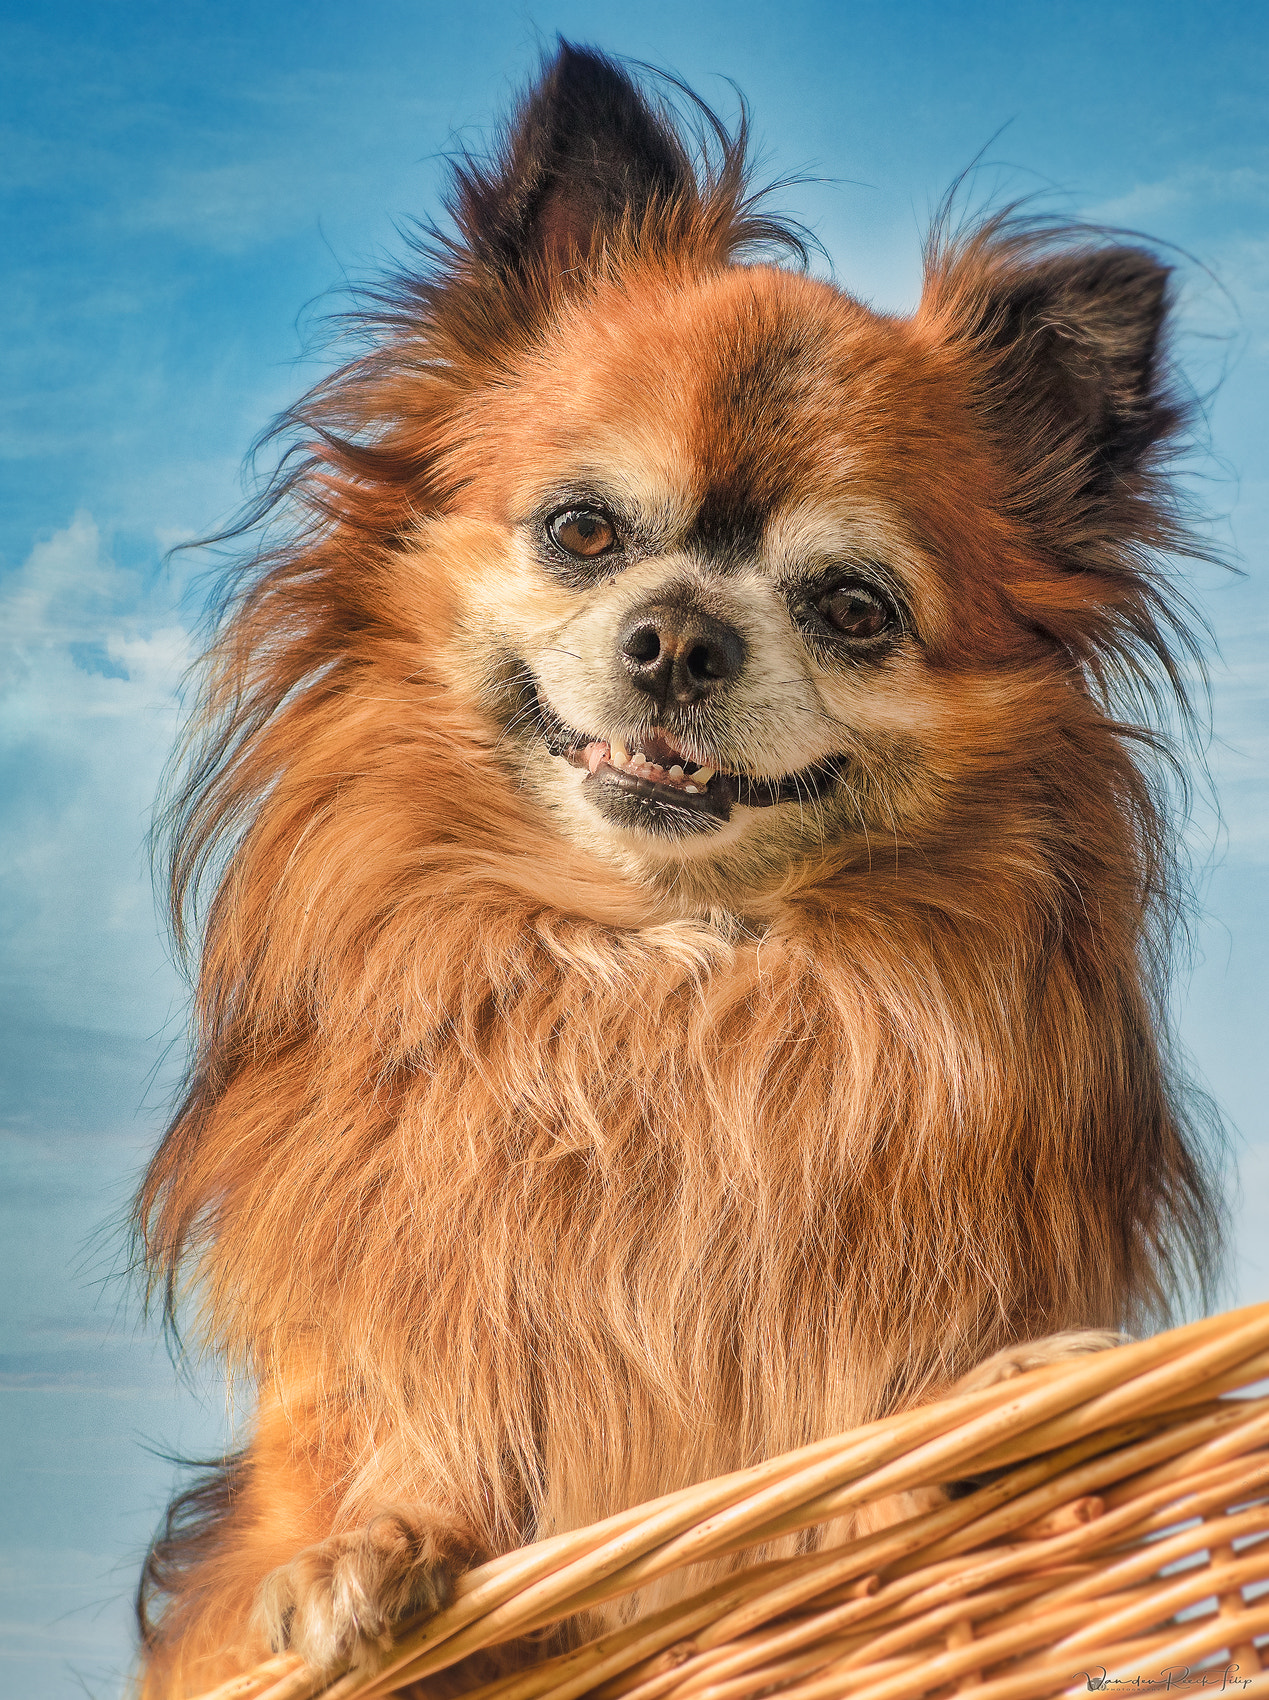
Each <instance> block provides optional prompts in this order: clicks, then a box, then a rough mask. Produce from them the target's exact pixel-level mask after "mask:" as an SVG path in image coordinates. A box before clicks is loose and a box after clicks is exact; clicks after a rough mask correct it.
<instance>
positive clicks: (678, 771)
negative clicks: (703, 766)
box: [670, 762, 683, 779]
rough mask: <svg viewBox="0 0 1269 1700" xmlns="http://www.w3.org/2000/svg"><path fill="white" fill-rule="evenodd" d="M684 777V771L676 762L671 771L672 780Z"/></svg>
mask: <svg viewBox="0 0 1269 1700" xmlns="http://www.w3.org/2000/svg"><path fill="white" fill-rule="evenodd" d="M682 777H683V769H682V768H681V767H680V766H679V765H678V763H677V762H676V763H675V764H674V766H673V767H672V768H671V769H670V778H671V779H682Z"/></svg>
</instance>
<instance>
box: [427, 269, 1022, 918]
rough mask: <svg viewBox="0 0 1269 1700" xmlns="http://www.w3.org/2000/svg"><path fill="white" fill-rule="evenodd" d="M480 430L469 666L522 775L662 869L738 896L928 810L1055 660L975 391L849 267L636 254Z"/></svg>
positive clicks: (683, 884) (619, 855)
mask: <svg viewBox="0 0 1269 1700" xmlns="http://www.w3.org/2000/svg"><path fill="white" fill-rule="evenodd" d="M474 427H475V428H474V429H473V431H472V437H471V440H472V443H473V444H474V449H473V450H471V451H469V452H468V454H467V455H466V457H465V458H464V459H463V461H462V465H461V482H462V484H463V496H462V498H461V503H460V506H461V509H462V513H463V516H464V517H463V520H462V522H460V523H459V524H458V525H457V527H456V528H455V531H454V532H453V534H452V537H451V539H447V540H445V541H443V540H442V536H439V535H438V536H437V537H436V538H435V540H434V542H433V545H432V547H433V548H434V549H435V550H436V552H437V554H438V555H448V557H449V558H450V559H452V560H454V561H455V562H461V563H463V564H462V565H460V566H458V568H457V570H456V571H455V573H454V575H453V576H454V595H455V597H456V598H457V600H458V602H459V604H460V606H461V609H462V612H461V615H460V619H459V630H458V636H457V639H456V642H455V646H454V665H455V666H456V667H457V669H458V670H459V672H460V673H461V675H462V677H463V680H464V687H465V689H466V690H468V691H469V692H470V693H472V694H473V695H476V696H477V697H479V698H480V699H482V700H483V701H484V702H485V703H486V704H488V705H489V707H490V709H491V711H492V712H493V714H494V715H495V717H496V720H497V722H498V725H499V727H500V729H501V730H502V732H503V734H504V735H503V740H502V749H503V751H504V753H505V756H506V762H507V767H508V771H509V775H510V776H512V777H513V782H515V783H520V784H523V785H524V786H526V787H527V788H530V789H531V790H532V792H533V793H534V794H535V796H536V797H537V798H538V799H539V801H540V802H541V803H542V804H543V805H544V806H545V807H546V808H547V809H548V810H549V811H550V812H551V814H552V815H553V817H554V819H555V821H556V822H557V824H558V827H559V829H560V830H561V831H562V832H563V833H565V834H566V835H567V836H568V837H570V838H571V839H573V840H574V841H576V842H577V843H578V844H579V845H581V846H583V847H587V848H590V849H598V850H599V851H600V852H601V853H604V854H607V855H608V856H610V857H613V858H615V859H617V860H618V861H619V862H620V863H622V864H623V865H624V866H626V867H627V868H628V869H630V870H631V871H634V872H635V873H637V874H639V875H640V876H644V877H647V876H651V877H653V878H654V879H655V880H656V882H657V883H658V884H660V885H662V886H665V885H668V884H670V883H675V884H677V885H678V887H679V888H680V889H690V890H691V891H692V892H693V893H695V894H697V895H698V896H699V895H703V896H704V897H705V898H706V899H708V898H709V897H710V896H711V895H716V896H717V897H718V899H719V901H722V899H723V897H724V896H727V897H730V898H732V899H734V897H735V894H736V892H737V889H738V884H739V889H742V890H748V891H750V892H752V891H754V890H756V889H757V888H759V887H766V888H769V887H770V886H771V885H772V884H773V883H774V884H777V885H778V884H779V883H780V882H782V881H784V880H786V879H787V878H788V877H789V875H790V873H791V872H792V870H793V869H794V868H795V867H796V865H797V864H799V863H804V862H805V861H806V860H807V859H808V858H810V859H822V858H823V857H824V855H825V853H826V852H830V853H833V852H840V851H841V850H842V849H843V847H844V848H846V849H847V850H849V849H850V848H851V847H852V846H853V847H856V848H858V850H859V852H860V853H861V854H865V855H866V854H868V853H869V852H870V850H871V851H873V852H875V853H877V854H878V855H879V856H880V857H881V858H882V859H884V857H885V855H886V853H887V850H890V851H891V853H893V852H892V847H893V845H894V843H895V842H896V840H898V839H903V840H904V841H905V842H908V841H910V840H911V838H912V836H913V834H914V833H915V832H917V831H918V828H919V829H920V830H921V831H929V830H934V829H935V827H936V824H937V818H938V815H939V807H938V798H939V795H940V793H942V792H943V791H945V790H946V788H947V787H949V786H955V785H957V784H959V783H961V782H962V778H963V771H964V769H965V766H966V764H967V763H969V764H970V765H972V762H973V751H974V747H975V745H976V743H977V742H978V741H979V738H978V735H977V734H978V733H979V732H981V729H982V728H983V726H984V725H985V724H986V723H990V726H991V728H992V736H993V738H995V737H997V736H998V733H997V730H996V727H997V722H998V720H999V718H1000V714H1001V710H1002V706H1003V704H1004V702H1005V699H1006V698H1007V697H1008V695H1009V686H1008V680H1009V674H1010V669H1012V670H1013V672H1014V673H1015V674H1016V673H1017V672H1018V670H1019V669H1023V670H1028V668H1029V673H1030V682H1031V687H1032V688H1034V685H1035V666H1034V664H1035V663H1036V662H1037V660H1039V659H1041V658H1043V657H1044V656H1048V657H1049V659H1050V661H1051V659H1052V655H1053V646H1052V644H1051V643H1049V644H1046V643H1045V642H1044V641H1043V640H1042V639H1041V638H1040V637H1039V636H1038V635H1037V634H1036V632H1035V631H1034V630H1033V629H1031V630H1029V629H1028V628H1027V627H1026V625H1025V624H1024V622H1023V621H1021V620H1020V619H1016V618H1012V617H1011V616H1010V614H1009V611H1008V609H1007V607H1006V606H1005V603H1004V599H1003V597H1002V594H1001V589H1000V584H999V576H998V572H997V571H995V570H994V566H993V562H992V560H991V553H992V549H991V545H992V537H993V524H992V520H991V516H990V514H989V513H988V512H986V511H983V512H982V513H981V514H979V513H978V509H979V508H980V507H982V506H983V504H982V493H981V486H982V484H983V481H984V479H986V478H987V477H988V476H989V469H987V468H983V467H982V466H980V465H979V464H978V462H977V459H976V450H975V446H974V442H973V433H972V430H971V428H970V425H969V420H968V416H967V414H966V410H965V408H964V405H963V402H962V401H961V400H960V399H959V398H958V397H957V395H956V391H955V386H954V384H952V383H950V382H949V379H948V375H947V373H946V372H945V371H944V370H943V368H942V367H941V365H940V363H939V361H938V359H937V358H936V357H931V356H930V354H929V353H928V352H927V351H926V350H923V349H922V348H921V347H920V345H919V341H918V339H917V338H915V337H914V335H913V333H912V330H911V328H910V327H909V326H907V325H905V324H902V323H900V322H897V321H891V320H885V319H882V318H879V317H878V316H876V315H874V314H873V313H871V312H869V311H868V310H867V309H865V308H863V307H861V306H860V305H858V304H857V303H855V302H853V301H851V300H850V299H849V298H848V297H846V296H844V295H842V294H841V293H839V292H838V291H836V290H834V289H832V288H830V287H829V286H827V285H824V284H819V283H814V282H811V281H808V280H807V279H805V278H799V277H796V276H791V275H790V274H788V273H784V272H780V271H776V270H774V269H769V268H751V269H740V268H733V269H732V270H730V271H729V272H727V273H725V274H723V275H721V276H718V277H714V278H712V279H707V280H688V281H680V282H674V281H667V280H666V279H665V278H664V277H663V276H661V275H659V274H658V273H656V272H655V271H651V270H648V271H644V272H642V273H640V274H638V275H636V276H631V275H627V276H626V277H624V278H623V280H622V283H621V286H620V287H616V286H613V287H610V288H605V289H601V290H600V291H598V292H597V293H596V294H595V295H593V296H591V297H589V298H588V299H587V300H586V301H585V302H584V303H582V304H579V305H578V306H577V307H576V308H575V309H574V310H573V311H572V312H570V313H569V314H568V315H567V317H566V318H565V320H564V322H563V323H562V324H560V325H559V326H558V327H557V328H556V329H555V330H554V333H553V334H552V335H551V336H550V337H549V338H548V339H546V340H545V341H544V343H543V344H542V345H541V346H540V347H539V348H537V349H536V350H535V351H534V353H533V355H532V357H531V358H530V359H528V360H527V361H525V362H524V363H523V364H522V366H521V368H520V370H519V372H518V373H517V375H516V381H515V382H514V384H503V385H501V386H500V387H499V390H498V392H497V394H496V395H495V396H492V397H489V398H484V399H482V402H481V404H480V411H479V412H478V413H477V414H476V416H475V420H474ZM975 483H977V484H978V486H979V490H978V492H977V493H976V492H975V488H974V486H975ZM473 522H474V525H473ZM460 534H461V535H462V536H464V537H465V538H467V539H468V540H469V541H470V544H472V545H474V546H475V548H476V550H477V552H478V558H477V559H472V558H471V557H470V556H469V555H468V553H467V551H466V550H465V549H464V548H463V547H461V546H457V547H456V546H455V540H456V539H457V538H458V536H459V535H460Z"/></svg>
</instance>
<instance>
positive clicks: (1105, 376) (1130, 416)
mask: <svg viewBox="0 0 1269 1700" xmlns="http://www.w3.org/2000/svg"><path fill="white" fill-rule="evenodd" d="M1168 277H1169V272H1168V268H1167V267H1166V266H1164V265H1162V264H1160V262H1159V261H1158V260H1157V259H1156V258H1155V257H1154V255H1152V254H1150V253H1147V252H1146V251H1145V250H1143V249H1139V248H1130V247H1101V248H1083V249H1076V250H1074V251H1069V250H1068V251H1067V252H1056V253H1054V252H1052V251H1049V252H1047V253H1046V252H1045V251H1044V250H1043V249H1041V250H1040V251H1039V252H1034V251H1033V252H1032V253H1030V254H1029V253H1028V251H1027V241H1026V238H1025V237H1024V238H1022V239H1019V240H1018V241H1017V242H1012V241H1010V240H1009V239H1008V238H1006V239H1005V240H1004V241H1003V242H993V241H992V239H991V238H990V236H988V237H986V238H985V239H983V240H981V241H980V242H978V243H972V242H971V243H970V244H969V245H968V248H967V249H966V250H964V251H962V253H961V254H960V255H959V256H953V258H952V261H951V263H950V265H949V266H948V267H947V269H946V270H945V271H944V272H943V274H942V275H941V276H937V275H936V276H935V278H934V279H932V280H931V281H933V283H934V285H935V289H934V294H935V296H936V299H937V298H941V299H937V304H938V308H939V310H940V316H942V314H943V313H947V312H949V311H950V314H951V319H952V323H953V325H954V326H955V331H954V335H956V336H957V337H958V338H967V339H968V340H969V342H970V350H969V352H970V358H971V363H972V364H971V370H972V379H971V383H972V388H973V391H974V405H975V407H976V409H977V410H978V412H979V414H980V416H981V417H982V418H983V420H984V422H985V423H986V424H987V426H988V427H989V429H990V430H991V432H992V435H993V436H994V437H995V439H996V442H997V444H998V446H999V448H1000V451H1001V452H1002V454H1003V456H1004V458H1005V460H1006V463H1007V464H1008V465H1009V466H1010V467H1011V469H1012V472H1013V485H1014V487H1013V494H1012V504H1013V506H1014V507H1015V511H1019V512H1021V513H1023V514H1024V515H1025V516H1026V518H1027V519H1028V520H1029V521H1030V522H1031V524H1032V526H1033V527H1034V529H1035V530H1036V531H1037V532H1038V533H1039V538H1040V541H1041V543H1042V545H1044V546H1046V548H1047V550H1048V551H1049V552H1051V553H1052V554H1053V556H1054V557H1055V558H1056V559H1058V560H1059V561H1065V562H1066V563H1068V564H1072V565H1087V566H1095V565H1106V566H1111V565H1112V564H1113V562H1112V557H1111V554H1110V552H1109V551H1110V550H1113V548H1114V546H1115V545H1117V544H1122V543H1125V542H1131V541H1133V540H1134V539H1139V540H1140V541H1143V542H1147V543H1149V542H1152V541H1154V540H1155V528H1156V525H1157V518H1158V516H1157V513H1156V511H1155V509H1154V507H1152V497H1153V480H1152V478H1151V473H1152V471H1153V470H1154V467H1155V465H1156V463H1157V457H1156V455H1155V453H1154V451H1155V450H1156V449H1157V447H1158V446H1159V445H1160V444H1162V443H1164V442H1165V441H1166V440H1167V439H1168V438H1170V437H1171V436H1173V435H1174V434H1175V432H1176V431H1177V429H1178V427H1179V426H1180V425H1181V424H1182V422H1183V416H1182V410H1181V409H1180V408H1179V407H1178V406H1177V404H1176V402H1175V400H1174V399H1173V398H1172V397H1171V396H1169V394H1168V393H1167V387H1166V383H1165V381H1164V380H1165V374H1164V372H1163V370H1162V368H1163V362H1162V359H1161V348H1160V345H1161V340H1162V335H1163V329H1164V324H1165V320H1166V317H1167V312H1168ZM927 287H928V286H927Z"/></svg>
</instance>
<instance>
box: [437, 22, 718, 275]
mask: <svg viewBox="0 0 1269 1700" xmlns="http://www.w3.org/2000/svg"><path fill="white" fill-rule="evenodd" d="M457 175H458V193H457V200H456V205H455V208H454V211H455V214H456V217H457V221H458V224H459V227H460V229H461V230H462V232H463V235H464V237H465V239H466V243H467V247H468V250H469V252H470V253H471V255H472V258H473V259H474V260H475V261H476V262H477V264H478V265H479V266H482V267H485V268H488V269H490V270H492V271H493V272H494V273H495V274H496V275H497V276H498V277H499V278H500V279H503V280H511V279H514V278H517V277H521V278H524V277H528V276H531V275H534V274H537V275H542V274H543V273H544V272H545V273H546V274H547V275H548V276H549V275H551V274H556V275H558V274H559V273H561V272H564V271H567V270H568V269H569V268H570V267H572V266H576V265H577V264H578V263H579V262H580V263H582V264H583V265H584V264H585V263H586V262H587V261H589V260H591V259H592V258H594V257H595V255H596V254H597V253H598V251H599V248H600V246H601V244H602V243H603V241H604V239H605V237H611V236H612V235H614V234H616V233H617V232H618V231H620V230H621V229H622V228H623V227H629V228H633V229H637V228H638V226H639V224H640V222H641V221H642V219H643V217H644V215H645V214H646V213H647V212H648V211H649V209H650V208H651V207H652V206H653V205H654V204H660V205H668V204H669V203H671V202H673V201H674V200H675V199H676V198H679V197H682V196H683V195H684V194H687V195H689V196H694V195H695V192H696V181H695V176H694V173H693V170H692V164H691V161H690V159H689V158H688V156H687V153H686V151H685V150H684V147H683V145H682V143H681V142H680V141H679V138H678V136H677V135H676V134H675V132H674V130H673V128H672V127H671V125H670V124H669V123H668V122H667V121H666V119H665V118H664V117H662V116H661V115H660V114H659V113H657V112H656V111H654V109H653V108H652V107H651V106H650V105H649V103H648V102H647V100H645V98H644V97H643V95H641V94H640V92H639V90H638V89H637V88H636V86H635V84H634V83H633V82H632V80H631V79H630V77H629V76H628V75H627V74H626V73H625V71H623V70H622V69H621V68H620V67H619V66H618V65H616V64H614V62H613V61H612V60H611V59H607V58H605V57H604V55H603V54H600V53H596V52H594V51H593V50H592V49H590V48H582V47H573V46H570V45H569V43H567V42H561V44H560V48H559V52H558V53H557V54H556V56H555V58H554V60H553V61H552V62H551V63H550V64H549V65H548V66H547V67H546V70H545V71H544V72H543V75H542V77H541V79H540V80H539V82H538V83H537V85H536V87H534V88H533V89H532V90H531V91H530V92H529V94H528V96H527V97H526V98H525V99H524V100H523V101H522V102H521V105H520V107H519V110H518V112H517V113H516V116H515V119H514V120H513V122H512V124H511V126H510V127H509V129H508V132H507V135H506V138H505V142H504V145H503V147H502V149H501V151H500V156H499V158H498V159H497V160H496V161H495V162H494V163H493V164H492V165H491V166H489V167H484V166H477V165H474V164H472V163H471V162H468V163H466V164H464V165H463V166H461V167H460V168H459V170H458V174H457Z"/></svg>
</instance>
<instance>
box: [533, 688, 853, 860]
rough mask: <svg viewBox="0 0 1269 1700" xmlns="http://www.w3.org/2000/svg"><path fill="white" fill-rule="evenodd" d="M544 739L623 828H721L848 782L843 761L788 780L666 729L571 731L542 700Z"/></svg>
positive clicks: (824, 764)
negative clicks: (702, 749) (740, 812)
mask: <svg viewBox="0 0 1269 1700" xmlns="http://www.w3.org/2000/svg"><path fill="white" fill-rule="evenodd" d="M538 706H539V714H540V722H539V723H540V724H541V726H542V728H543V734H542V736H543V742H544V743H545V744H546V747H547V749H548V750H549V751H550V752H551V754H552V755H553V756H556V757H558V758H560V759H561V760H564V761H566V762H568V763H569V765H570V766H572V767H578V768H582V769H584V770H585V772H586V779H585V780H584V781H583V784H584V786H585V788H586V789H587V790H591V789H592V788H593V797H594V800H595V801H596V802H597V803H599V804H600V806H601V807H604V808H605V812H606V813H609V814H612V815H614V816H615V817H616V818H617V819H619V820H620V821H622V822H623V824H632V825H643V826H648V827H653V828H654V830H657V831H660V832H672V833H677V832H683V831H694V832H703V831H711V830H716V829H717V828H718V827H719V826H721V825H723V824H724V823H725V822H727V821H729V820H730V819H731V812H732V809H733V808H735V807H737V806H739V807H743V808H749V809H768V808H772V807H773V806H774V805H775V804H777V803H791V802H803V803H806V802H810V801H813V800H814V799H815V798H817V797H819V796H821V795H822V794H823V793H824V792H825V791H827V790H828V789H829V788H830V787H831V786H833V785H835V784H836V783H837V781H838V780H839V779H840V778H841V764H840V760H838V759H830V760H829V761H824V762H817V763H815V764H814V765H813V766H810V767H804V768H801V769H799V771H798V772H796V773H789V774H786V775H784V776H783V777H782V778H780V779H763V778H758V777H755V776H754V775H752V774H746V773H742V772H736V771H733V770H731V769H728V768H726V767H724V766H722V765H721V764H719V763H718V762H716V761H711V760H709V759H708V757H707V756H705V755H703V754H701V753H698V751H696V750H694V749H693V748H692V746H691V744H690V742H689V741H688V740H687V739H686V738H683V737H681V736H679V735H678V734H676V733H674V732H671V731H670V730H669V729H668V728H666V727H662V726H652V727H648V728H645V729H644V730H643V731H642V732H639V733H637V734H626V735H624V736H623V735H621V734H617V733H613V734H610V735H609V736H608V737H595V736H592V735H589V734H587V733H584V732H579V731H577V730H576V729H575V728H574V727H571V726H568V725H566V724H565V722H564V721H562V720H561V719H560V718H559V717H558V715H556V714H555V713H554V712H553V711H552V710H551V709H549V708H548V707H547V706H546V704H545V703H543V702H542V701H541V697H540V696H539V698H538Z"/></svg>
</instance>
